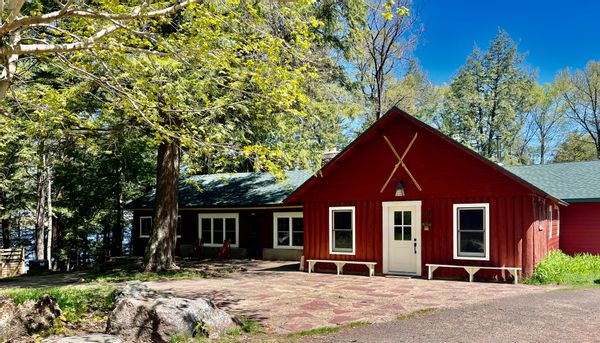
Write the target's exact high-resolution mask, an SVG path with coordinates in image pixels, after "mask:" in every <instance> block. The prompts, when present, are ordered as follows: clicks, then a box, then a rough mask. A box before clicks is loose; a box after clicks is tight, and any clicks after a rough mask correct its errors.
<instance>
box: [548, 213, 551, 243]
mask: <svg viewBox="0 0 600 343" xmlns="http://www.w3.org/2000/svg"><path fill="white" fill-rule="evenodd" d="M548 223H549V224H548V229H549V230H548V231H549V232H550V233H549V235H550V238H552V205H550V206H548Z"/></svg>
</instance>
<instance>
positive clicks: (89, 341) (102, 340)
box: [42, 333, 123, 343]
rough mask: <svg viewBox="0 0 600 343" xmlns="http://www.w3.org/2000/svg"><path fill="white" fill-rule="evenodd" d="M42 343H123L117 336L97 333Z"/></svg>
mask: <svg viewBox="0 0 600 343" xmlns="http://www.w3.org/2000/svg"><path fill="white" fill-rule="evenodd" d="M42 343H123V341H122V340H121V339H120V338H119V337H117V336H112V335H107V334H103V333H95V334H89V335H83V336H72V337H54V338H47V339H44V340H42Z"/></svg>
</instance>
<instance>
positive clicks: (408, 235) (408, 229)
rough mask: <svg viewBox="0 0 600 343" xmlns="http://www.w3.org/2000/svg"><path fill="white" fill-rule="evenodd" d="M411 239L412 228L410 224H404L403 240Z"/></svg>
mask: <svg viewBox="0 0 600 343" xmlns="http://www.w3.org/2000/svg"><path fill="white" fill-rule="evenodd" d="M404 213H410V212H404ZM411 239H412V228H411V227H410V226H405V227H404V240H405V241H410V240H411Z"/></svg>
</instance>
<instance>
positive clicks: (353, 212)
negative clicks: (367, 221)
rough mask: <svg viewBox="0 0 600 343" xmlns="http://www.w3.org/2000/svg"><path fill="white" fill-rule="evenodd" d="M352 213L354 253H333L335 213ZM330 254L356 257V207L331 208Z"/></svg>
mask: <svg viewBox="0 0 600 343" xmlns="http://www.w3.org/2000/svg"><path fill="white" fill-rule="evenodd" d="M334 211H350V213H352V216H351V218H352V251H333V212H334ZM329 254H331V255H355V254H356V207H355V206H337V207H330V208H329Z"/></svg>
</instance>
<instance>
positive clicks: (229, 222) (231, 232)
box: [225, 218, 236, 244]
mask: <svg viewBox="0 0 600 343" xmlns="http://www.w3.org/2000/svg"><path fill="white" fill-rule="evenodd" d="M225 239H229V240H231V244H236V241H235V218H225Z"/></svg>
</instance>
